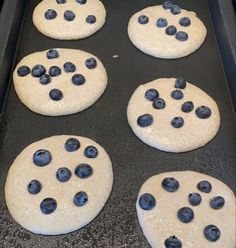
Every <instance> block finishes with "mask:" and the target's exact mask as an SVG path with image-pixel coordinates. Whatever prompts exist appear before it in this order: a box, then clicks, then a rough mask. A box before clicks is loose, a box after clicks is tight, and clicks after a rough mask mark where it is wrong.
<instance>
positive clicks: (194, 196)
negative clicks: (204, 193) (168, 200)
mask: <svg viewBox="0 0 236 248" xmlns="http://www.w3.org/2000/svg"><path fill="white" fill-rule="evenodd" d="M201 201H202V197H201V195H200V194H198V193H191V194H189V196H188V202H189V203H190V204H191V205H192V206H198V205H199V204H200V203H201Z"/></svg>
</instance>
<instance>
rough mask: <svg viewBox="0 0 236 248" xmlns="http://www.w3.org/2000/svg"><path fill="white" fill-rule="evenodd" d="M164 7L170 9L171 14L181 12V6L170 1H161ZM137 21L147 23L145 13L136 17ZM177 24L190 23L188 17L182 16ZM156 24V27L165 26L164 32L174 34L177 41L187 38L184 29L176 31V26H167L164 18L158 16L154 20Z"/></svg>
mask: <svg viewBox="0 0 236 248" xmlns="http://www.w3.org/2000/svg"><path fill="white" fill-rule="evenodd" d="M162 6H163V8H164V9H170V11H171V13H172V14H173V15H178V14H180V13H181V8H180V7H179V6H178V5H174V4H173V3H171V2H170V1H166V2H164V3H163V5H162ZM138 22H139V23H140V24H142V25H143V24H147V23H148V22H149V18H148V16H146V15H141V16H139V18H138ZM179 24H180V25H181V26H183V27H188V26H190V25H191V20H190V19H189V18H188V17H182V18H181V19H180V20H179ZM156 26H157V27H158V28H166V30H165V32H166V34H167V35H175V38H176V39H177V40H179V41H186V40H188V34H187V33H186V32H184V31H178V32H177V28H176V27H175V26H174V25H169V26H168V21H167V20H166V19H165V18H159V19H158V20H157V21H156Z"/></svg>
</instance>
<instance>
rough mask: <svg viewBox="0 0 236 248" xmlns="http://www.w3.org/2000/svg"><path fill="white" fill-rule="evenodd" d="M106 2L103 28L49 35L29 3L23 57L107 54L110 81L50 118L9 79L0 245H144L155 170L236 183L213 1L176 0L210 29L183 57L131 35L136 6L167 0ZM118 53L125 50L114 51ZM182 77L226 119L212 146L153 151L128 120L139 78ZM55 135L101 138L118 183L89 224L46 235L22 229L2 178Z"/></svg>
mask: <svg viewBox="0 0 236 248" xmlns="http://www.w3.org/2000/svg"><path fill="white" fill-rule="evenodd" d="M103 2H104V5H105V7H106V10H107V22H106V24H105V27H104V28H103V29H102V30H101V31H99V32H98V33H96V34H95V35H93V36H91V37H89V38H87V39H84V40H79V41H58V40H53V39H50V38H47V37H44V36H43V35H42V34H40V33H39V32H38V31H37V30H36V28H35V27H34V26H33V24H32V13H33V9H34V7H35V6H36V5H37V4H38V3H39V0H30V1H28V3H27V6H26V16H25V20H24V25H23V29H22V33H21V35H22V36H21V41H20V45H19V48H18V50H16V53H17V62H18V61H20V60H21V59H22V58H23V57H24V56H25V55H27V54H29V53H32V52H35V51H41V50H45V49H48V48H53V47H55V48H56V47H64V48H77V49H82V50H85V51H87V52H90V53H93V54H94V55H96V56H98V57H99V58H100V59H101V60H102V62H103V63H104V65H105V67H106V69H107V73H108V77H109V85H108V88H107V90H106V92H105V94H104V95H103V97H102V98H101V99H100V100H99V101H98V102H97V103H96V104H95V105H94V106H92V107H90V108H89V109H87V110H85V111H83V112H81V113H78V114H75V115H71V116H65V117H45V116H41V115H37V114H35V113H33V112H31V111H30V110H28V109H27V108H26V107H25V106H24V105H23V104H22V103H21V102H20V100H19V99H18V97H17V95H16V93H15V91H14V88H13V86H12V81H10V83H11V88H10V93H9V97H8V102H7V108H6V112H5V119H4V123H3V129H2V135H1V137H2V142H1V143H2V152H1V158H0V166H1V169H0V176H1V180H0V189H1V190H0V247H14V248H15V247H18V248H19V247H43V248H47V247H48V248H49V247H50V248H54V247H55V248H56V247H63V248H66V247H80V248H85V247H99V248H103V247H104V248H105V247H115V248H122V247H129V248H130V247H132V248H136V247H137V248H146V247H150V246H149V245H148V243H147V241H146V240H145V238H144V236H143V234H142V232H141V229H140V226H139V224H138V219H137V216H136V210H135V202H136V197H137V194H138V191H139V189H140V187H141V185H142V184H143V183H144V182H145V181H146V180H147V179H148V178H149V177H151V176H153V175H155V174H157V173H161V172H165V171H172V170H195V171H199V172H202V173H206V174H209V175H211V176H214V177H216V178H219V179H221V180H223V181H224V182H225V183H226V184H227V185H228V186H230V187H231V188H232V189H233V190H236V184H235V172H236V166H235V164H236V153H235V151H236V142H235V137H236V128H235V119H234V115H233V110H232V104H231V102H230V98H229V93H228V87H227V82H226V81H225V76H224V72H223V67H222V64H221V59H220V56H219V52H218V47H217V43H216V39H215V34H214V29H213V26H212V22H211V16H210V10H209V6H208V1H206V0H198V1H196V0H191V1H190V0H179V1H176V3H177V4H179V5H180V6H181V7H182V8H186V9H188V10H193V11H195V12H196V13H197V14H198V16H199V17H200V18H201V19H202V21H203V22H204V23H205V25H206V26H207V29H208V35H207V39H206V41H205V43H204V45H203V46H202V47H201V48H200V50H198V51H197V52H195V53H194V54H192V55H190V56H188V57H186V58H182V59H178V60H161V59H156V58H152V57H150V56H148V55H145V54H143V53H142V52H140V51H138V50H137V49H136V48H135V47H134V46H133V45H132V44H131V42H130V41H129V39H128V36H127V24H128V20H129V18H130V17H131V16H132V15H133V14H134V13H135V12H137V11H138V10H140V9H142V8H145V7H147V6H150V5H155V4H160V3H161V1H157V0H148V1H147V0H125V1H118V0H104V1H103ZM13 49H15V48H13ZM113 55H119V57H118V58H113ZM13 66H14V65H13ZM179 76H182V77H184V78H186V80H187V81H189V82H191V83H194V84H196V85H197V86H199V87H200V88H202V89H203V90H204V91H206V92H207V93H208V94H209V95H211V96H212V97H213V98H214V99H215V100H216V102H217V103H218V105H219V108H220V112H221V118H222V121H221V128H220V131H219V134H218V135H217V137H216V138H215V139H214V140H213V141H212V142H210V143H209V144H208V145H207V146H205V147H203V148H200V149H198V150H195V151H192V152H188V153H184V154H170V153H165V152H161V151H158V150H155V149H153V148H151V147H149V146H147V145H145V144H144V143H142V142H141V141H140V140H139V139H138V138H136V137H135V135H134V134H133V133H132V131H131V129H130V127H129V125H128V123H127V119H126V108H127V104H128V101H129V98H130V96H131V95H132V93H133V91H134V90H135V89H136V87H137V86H138V85H140V84H142V83H146V82H149V81H151V80H153V79H156V78H160V77H179ZM57 134H76V135H81V136H85V137H89V138H91V139H93V140H95V141H97V142H98V143H99V144H101V145H102V146H103V147H104V148H105V149H106V151H107V152H108V154H109V155H110V157H111V160H112V162H113V170H114V186H113V191H112V194H111V196H110V198H109V200H108V202H107V204H106V205H105V207H104V209H103V211H102V212H101V213H100V214H99V216H98V217H97V218H96V219H95V220H94V221H92V223H90V224H89V225H88V226H86V227H85V228H83V229H81V230H79V231H77V232H74V233H71V234H67V235H62V236H55V237H43V236H39V235H34V234H31V233H30V232H28V231H26V230H24V229H22V228H21V227H20V226H19V225H18V224H16V223H15V221H13V219H12V218H11V217H10V215H9V213H8V211H7V208H6V203H5V199H4V184H5V180H6V176H7V171H8V169H9V167H10V165H11V164H12V162H13V160H14V159H15V157H16V156H17V155H18V154H19V153H20V152H21V151H22V149H23V148H24V147H26V146H28V145H29V144H31V143H32V142H34V141H37V140H40V139H42V138H45V137H48V136H52V135H57ZM26 173H27V172H26ZM190 180H191V179H190ZM16 194H17V192H16ZM29 218H30V212H29Z"/></svg>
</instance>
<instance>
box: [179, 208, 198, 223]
mask: <svg viewBox="0 0 236 248" xmlns="http://www.w3.org/2000/svg"><path fill="white" fill-rule="evenodd" d="M177 216H178V219H179V220H180V221H182V222H183V223H189V222H191V221H192V220H193V218H194V212H193V210H192V209H191V208H188V207H183V208H181V209H179V210H178V213H177Z"/></svg>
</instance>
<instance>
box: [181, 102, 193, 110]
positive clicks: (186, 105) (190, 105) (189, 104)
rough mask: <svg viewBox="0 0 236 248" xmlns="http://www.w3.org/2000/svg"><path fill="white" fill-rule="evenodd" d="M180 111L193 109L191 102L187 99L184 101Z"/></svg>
mask: <svg viewBox="0 0 236 248" xmlns="http://www.w3.org/2000/svg"><path fill="white" fill-rule="evenodd" d="M181 109H182V111H183V112H184V113H190V112H191V111H192V110H193V109H194V105H193V102H191V101H189V102H185V103H184V104H183V105H182V107H181Z"/></svg>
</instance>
